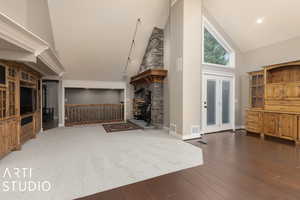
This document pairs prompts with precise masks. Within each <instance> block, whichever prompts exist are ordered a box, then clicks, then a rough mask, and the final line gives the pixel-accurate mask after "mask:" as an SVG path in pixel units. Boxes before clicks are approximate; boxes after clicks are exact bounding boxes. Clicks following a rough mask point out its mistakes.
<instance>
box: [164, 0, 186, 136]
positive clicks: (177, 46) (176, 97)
mask: <svg viewBox="0 0 300 200" xmlns="http://www.w3.org/2000/svg"><path fill="white" fill-rule="evenodd" d="M183 6H184V2H183V0H177V2H176V4H175V5H174V6H173V7H172V8H171V13H170V30H171V32H170V41H171V42H170V47H171V48H170V66H169V73H168V79H169V86H170V87H169V95H170V96H169V99H170V103H169V108H170V112H169V113H170V125H176V131H177V134H178V135H182V127H183V111H182V109H183V98H182V89H183V87H182V85H183V84H182V58H183Z"/></svg>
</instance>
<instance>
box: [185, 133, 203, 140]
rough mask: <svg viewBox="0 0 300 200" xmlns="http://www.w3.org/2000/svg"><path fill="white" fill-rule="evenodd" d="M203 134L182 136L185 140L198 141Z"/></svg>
mask: <svg viewBox="0 0 300 200" xmlns="http://www.w3.org/2000/svg"><path fill="white" fill-rule="evenodd" d="M201 135H202V133H197V134H190V135H184V136H182V139H183V140H192V139H197V138H201Z"/></svg>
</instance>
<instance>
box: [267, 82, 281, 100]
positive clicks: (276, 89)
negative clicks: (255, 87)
mask: <svg viewBox="0 0 300 200" xmlns="http://www.w3.org/2000/svg"><path fill="white" fill-rule="evenodd" d="M265 92H266V99H268V100H281V99H283V85H282V84H267V85H266V91H265Z"/></svg>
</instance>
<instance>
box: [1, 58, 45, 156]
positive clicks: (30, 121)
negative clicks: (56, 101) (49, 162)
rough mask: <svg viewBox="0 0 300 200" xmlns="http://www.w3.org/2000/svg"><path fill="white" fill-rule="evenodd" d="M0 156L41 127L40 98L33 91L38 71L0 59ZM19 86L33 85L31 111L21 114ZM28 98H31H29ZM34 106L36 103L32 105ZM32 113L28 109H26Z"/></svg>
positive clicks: (31, 136)
mask: <svg viewBox="0 0 300 200" xmlns="http://www.w3.org/2000/svg"><path fill="white" fill-rule="evenodd" d="M0 78H1V79H0V158H1V157H3V156H4V155H6V154H7V153H9V152H11V151H13V150H18V149H20V148H21V143H24V142H26V141H27V140H29V139H31V138H33V137H34V136H35V131H39V130H40V129H41V117H40V109H39V108H37V104H38V105H40V101H39V100H40V99H39V97H38V95H37V94H36V93H37V92H36V91H37V89H39V88H38V83H39V80H40V74H39V73H37V72H35V71H33V70H32V69H30V68H29V67H27V66H26V65H24V64H22V63H16V62H12V61H4V60H0ZM21 87H23V88H24V87H25V88H32V89H33V90H32V91H33V92H34V95H32V102H33V112H32V113H29V114H26V116H21V114H20V107H21V106H20V95H21V94H20V93H21V92H20V90H21ZM29 98H30V97H29ZM34 105H35V106H34ZM29 112H31V111H29Z"/></svg>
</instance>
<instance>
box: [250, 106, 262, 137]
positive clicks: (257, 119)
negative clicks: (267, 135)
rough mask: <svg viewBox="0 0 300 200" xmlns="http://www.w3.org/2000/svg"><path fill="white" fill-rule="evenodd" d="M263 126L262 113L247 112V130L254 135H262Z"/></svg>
mask: <svg viewBox="0 0 300 200" xmlns="http://www.w3.org/2000/svg"><path fill="white" fill-rule="evenodd" d="M262 125H263V118H262V112H260V111H250V110H249V111H247V120H246V129H247V130H248V131H250V132H253V133H261V131H262V127H263V126H262Z"/></svg>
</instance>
